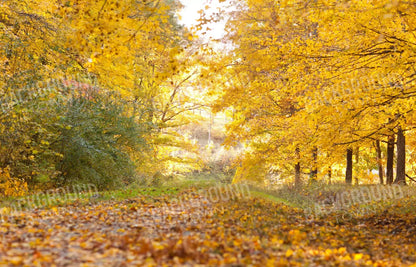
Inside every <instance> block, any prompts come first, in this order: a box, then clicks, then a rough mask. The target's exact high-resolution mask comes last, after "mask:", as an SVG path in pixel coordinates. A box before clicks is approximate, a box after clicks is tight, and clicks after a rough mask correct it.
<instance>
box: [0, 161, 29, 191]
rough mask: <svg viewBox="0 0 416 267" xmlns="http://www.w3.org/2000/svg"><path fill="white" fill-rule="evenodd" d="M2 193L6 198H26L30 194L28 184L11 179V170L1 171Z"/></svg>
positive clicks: (0, 183) (0, 188)
mask: <svg viewBox="0 0 416 267" xmlns="http://www.w3.org/2000/svg"><path fill="white" fill-rule="evenodd" d="M0 192H1V194H2V195H3V196H6V197H11V196H12V197H18V196H24V195H25V194H26V193H27V192H28V188H27V183H26V182H25V181H21V180H19V179H17V178H14V177H11V176H10V172H9V168H8V167H6V168H4V169H0Z"/></svg>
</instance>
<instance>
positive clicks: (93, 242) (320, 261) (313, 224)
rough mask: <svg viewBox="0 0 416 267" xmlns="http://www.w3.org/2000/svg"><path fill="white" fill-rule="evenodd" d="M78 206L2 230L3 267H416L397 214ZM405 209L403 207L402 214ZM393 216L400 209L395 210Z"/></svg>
mask: <svg viewBox="0 0 416 267" xmlns="http://www.w3.org/2000/svg"><path fill="white" fill-rule="evenodd" d="M180 196H181V199H183V201H184V202H179V204H178V201H172V198H171V197H168V196H161V197H144V196H141V197H137V198H134V199H129V200H122V201H114V200H112V201H104V202H96V203H90V202H82V201H78V202H75V203H73V204H71V205H66V206H63V207H55V208H51V209H48V210H34V211H26V212H24V213H22V214H20V215H14V216H10V217H8V218H7V220H6V221H5V222H3V223H2V224H1V227H0V232H1V243H0V263H1V264H0V265H1V266H3V265H5V266H8V265H10V266H24V265H26V266H53V265H56V266H80V265H83V266H143V265H149V266H174V265H178V266H195V265H201V266H218V265H223V266H250V265H251V266H265V265H266V266H305V265H306V266H410V265H412V264H413V263H415V262H416V218H415V216H414V215H403V214H398V213H395V209H391V211H389V212H385V213H382V214H377V215H368V216H362V217H360V218H350V219H340V218H339V217H336V216H335V215H328V216H326V217H325V218H321V219H314V220H311V219H307V218H305V216H304V213H303V212H302V211H301V210H300V209H296V208H291V207H288V206H285V205H283V204H279V203H275V202H271V201H268V200H264V199H261V198H246V199H244V198H240V199H234V200H229V201H225V202H216V203H208V202H207V201H205V200H203V199H202V198H201V196H199V195H198V194H197V193H196V191H192V190H186V191H184V192H182V193H181V194H180ZM399 205H400V204H399ZM396 208H398V209H399V208H400V207H399V206H398V207H396Z"/></svg>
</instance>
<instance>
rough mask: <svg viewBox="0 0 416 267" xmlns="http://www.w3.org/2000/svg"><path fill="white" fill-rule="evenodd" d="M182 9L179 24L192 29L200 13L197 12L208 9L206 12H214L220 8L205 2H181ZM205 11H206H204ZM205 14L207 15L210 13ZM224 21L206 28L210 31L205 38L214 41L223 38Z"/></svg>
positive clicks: (195, 0)
mask: <svg viewBox="0 0 416 267" xmlns="http://www.w3.org/2000/svg"><path fill="white" fill-rule="evenodd" d="M181 3H182V4H183V5H184V8H183V9H182V10H181V11H180V12H179V15H180V16H181V19H180V21H181V23H182V24H184V25H185V26H186V27H192V26H194V25H196V24H197V23H198V21H197V20H198V19H199V16H200V13H198V11H200V10H205V9H206V7H208V11H211V12H216V10H217V8H218V7H220V5H219V3H217V2H214V3H208V1H207V0H181ZM206 11H207V10H206ZM211 12H207V13H211ZM224 26H225V21H223V22H221V23H214V24H210V25H209V26H208V27H209V28H210V29H211V31H207V36H208V37H212V38H214V39H220V38H222V37H223V36H224Z"/></svg>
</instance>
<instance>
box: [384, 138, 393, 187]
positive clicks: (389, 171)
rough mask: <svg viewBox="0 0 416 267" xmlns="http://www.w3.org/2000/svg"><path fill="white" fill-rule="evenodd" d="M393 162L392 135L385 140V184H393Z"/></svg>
mask: <svg viewBox="0 0 416 267" xmlns="http://www.w3.org/2000/svg"><path fill="white" fill-rule="evenodd" d="M393 161H394V134H392V135H390V136H389V139H388V140H387V164H386V169H387V170H386V171H387V173H386V184H392V183H393Z"/></svg>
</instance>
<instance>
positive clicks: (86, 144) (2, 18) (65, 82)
mask: <svg viewBox="0 0 416 267" xmlns="http://www.w3.org/2000/svg"><path fill="white" fill-rule="evenodd" d="M180 7H181V5H180V3H179V2H178V1H175V0H150V1H136V0H122V1H119V0H117V1H116V0H71V1H66V0H65V1H63V0H36V1H35V0H19V1H15V0H5V1H1V2H0V39H1V40H0V62H1V64H0V76H1V78H0V100H1V112H0V113H1V115H0V116H1V118H0V168H1V169H2V170H3V172H4V173H6V172H7V175H3V176H2V177H6V178H7V177H11V178H7V179H15V180H16V181H17V180H18V181H19V183H17V182H16V183H11V184H12V185H11V186H13V184H14V185H17V184H21V182H22V181H23V182H24V183H27V184H28V185H29V188H32V189H33V188H39V187H46V186H61V185H65V184H68V183H78V182H82V183H85V182H89V183H94V184H96V185H97V186H98V187H99V188H101V189H105V188H110V187H114V186H117V185H122V184H124V183H126V182H132V181H138V180H139V181H143V180H144V178H146V177H158V176H160V175H168V174H169V173H170V172H173V171H175V170H177V168H181V169H182V168H188V169H192V168H197V167H198V166H199V162H198V159H197V157H196V155H195V153H194V152H196V150H197V149H196V147H195V145H193V144H192V142H190V141H189V140H186V139H185V138H183V136H182V135H180V134H178V132H177V130H178V129H179V128H180V126H182V125H184V124H186V123H189V122H190V121H192V120H194V117H193V116H192V114H191V112H190V111H192V110H193V109H195V108H198V107H200V106H201V104H200V102H201V99H199V101H196V100H195V97H194V96H193V94H192V92H190V91H188V90H187V87H188V84H189V81H190V78H192V77H193V75H195V71H194V70H193V69H192V68H191V65H192V64H191V61H190V60H189V58H190V57H191V55H192V53H193V52H192V49H191V47H192V43H191V41H189V40H190V39H192V38H190V37H191V34H190V33H189V32H187V31H186V30H185V29H183V28H182V27H181V26H180V25H179V24H178V22H177V18H176V16H175V13H176V12H177V10H178V9H179V8H180ZM175 151H176V152H177V151H187V152H186V153H179V154H178V153H176V156H175V157H173V156H172V155H173V153H174V152H175ZM172 162H175V163H177V165H173V164H172ZM175 168H176V169H175ZM2 179H3V178H2ZM5 182H7V181H3V184H5ZM6 191H7V190H6Z"/></svg>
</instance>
